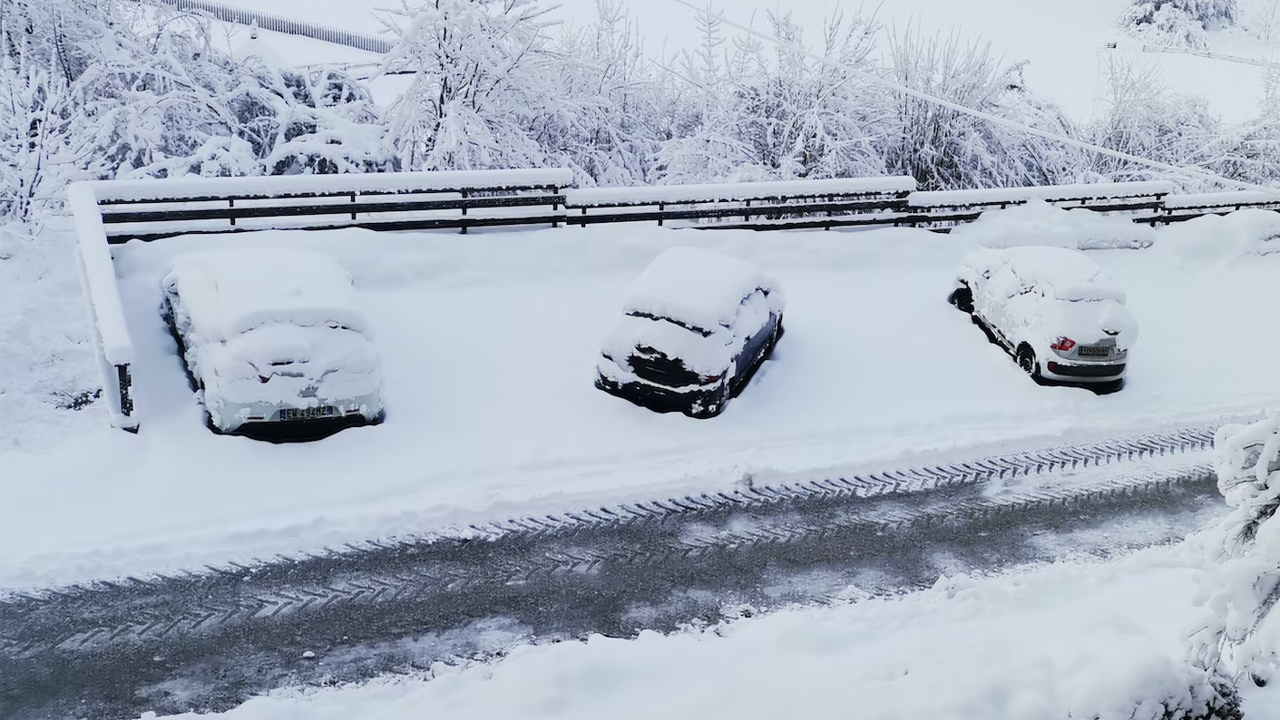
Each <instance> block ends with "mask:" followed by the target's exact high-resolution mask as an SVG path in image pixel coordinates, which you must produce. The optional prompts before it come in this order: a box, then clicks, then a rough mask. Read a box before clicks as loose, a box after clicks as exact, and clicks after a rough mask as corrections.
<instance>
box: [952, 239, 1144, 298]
mask: <svg viewBox="0 0 1280 720" xmlns="http://www.w3.org/2000/svg"><path fill="white" fill-rule="evenodd" d="M971 257H973V258H974V262H973V263H970V264H975V265H976V264H982V265H989V266H990V265H1006V266H1008V268H1009V270H1010V271H1012V272H1013V274H1014V275H1016V276H1018V278H1019V279H1020V280H1022V281H1023V282H1024V283H1027V284H1029V285H1034V286H1037V287H1041V288H1044V289H1046V290H1050V291H1052V292H1053V295H1054V297H1057V298H1058V299H1059V300H1072V301H1081V300H1115V301H1117V302H1121V303H1123V302H1124V301H1125V293H1124V291H1123V290H1121V289H1120V288H1118V287H1116V286H1115V285H1114V284H1113V283H1112V282H1111V278H1110V277H1108V276H1107V274H1106V272H1104V271H1103V269H1102V268H1101V267H1100V266H1099V265H1098V264H1097V263H1095V262H1094V261H1093V260H1091V259H1090V258H1089V257H1088V256H1086V255H1085V254H1084V253H1082V252H1080V251H1079V250H1071V249H1068V248H1061V247H1047V246H1038V245H1037V246H1023V247H1013V248H1005V249H999V250H995V249H992V250H980V251H978V252H977V253H975V254H974V255H973V256H971Z"/></svg>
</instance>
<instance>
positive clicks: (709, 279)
mask: <svg viewBox="0 0 1280 720" xmlns="http://www.w3.org/2000/svg"><path fill="white" fill-rule="evenodd" d="M757 289H762V290H765V291H766V292H770V293H773V292H775V287H774V282H773V281H772V279H771V278H769V277H768V276H767V275H765V273H764V272H763V271H761V270H760V268H758V267H756V266H755V265H752V264H751V263H749V262H747V261H745V260H740V259H738V258H735V257H731V256H729V255H722V254H720V253H717V252H712V251H710V250H702V249H700V248H692V247H673V248H669V249H668V250H666V251H664V252H663V253H662V254H661V255H659V256H658V257H657V258H656V259H655V260H654V261H653V262H652V263H650V265H649V267H647V268H645V271H644V272H643V273H641V274H640V277H638V278H636V281H635V282H634V283H633V284H632V285H631V290H630V292H629V293H628V294H627V302H626V305H625V307H624V308H623V310H624V312H626V313H627V314H628V315H652V316H655V317H660V318H665V319H667V320H671V321H673V322H676V323H677V324H680V325H686V326H688V327H691V328H694V329H697V330H702V331H708V332H709V331H711V330H714V329H715V328H716V326H718V325H728V324H730V323H731V322H732V321H733V318H734V316H735V315H736V314H737V312H738V306H739V305H741V304H742V300H743V298H745V297H747V296H748V295H750V294H751V293H752V292H754V291H755V290H757Z"/></svg>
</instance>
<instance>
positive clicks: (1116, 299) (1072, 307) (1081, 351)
mask: <svg viewBox="0 0 1280 720" xmlns="http://www.w3.org/2000/svg"><path fill="white" fill-rule="evenodd" d="M957 280H958V283H957V287H956V289H955V291H954V292H952V294H951V303H952V304H953V305H955V306H956V307H957V308H959V309H961V310H963V311H965V312H968V313H970V314H971V315H972V316H973V320H974V322H975V323H976V324H978V325H979V326H980V327H982V328H983V329H984V330H985V331H986V332H987V334H988V336H989V337H991V338H992V339H993V340H994V341H995V342H997V343H999V344H1000V345H1001V346H1003V347H1004V348H1005V350H1007V351H1008V352H1009V354H1010V355H1012V356H1013V357H1014V359H1015V360H1017V362H1018V365H1019V367H1021V368H1022V369H1023V370H1024V371H1026V372H1027V373H1028V374H1029V375H1031V376H1032V377H1033V378H1035V379H1036V380H1038V381H1042V380H1048V381H1055V382H1060V383H1070V384H1089V385H1094V386H1105V385H1110V386H1113V387H1119V386H1120V385H1121V384H1122V383H1123V380H1124V375H1125V371H1126V369H1127V368H1128V363H1129V349H1130V348H1131V347H1132V346H1133V342H1134V340H1136V339H1137V337H1138V323H1137V321H1136V320H1135V319H1134V317H1133V315H1132V314H1131V313H1130V312H1129V309H1128V308H1126V307H1125V304H1124V303H1125V293H1124V291H1123V290H1121V289H1119V288H1118V287H1116V286H1115V285H1114V284H1113V283H1112V282H1111V280H1110V279H1109V278H1108V277H1107V275H1106V273H1105V272H1103V270H1102V268H1100V267H1098V265H1097V264H1096V263H1095V262H1093V260H1091V259H1089V258H1088V257H1086V256H1085V254H1084V253H1082V252H1080V251H1078V250H1070V249H1066V248H1059V247H1038V246H1037V247H1014V248H1006V249H998V250H997V249H983V250H978V251H976V252H974V253H972V254H970V255H969V256H968V257H966V258H965V260H964V262H963V264H962V267H961V270H960V273H959V276H958V278H957Z"/></svg>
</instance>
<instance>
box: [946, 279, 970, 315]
mask: <svg viewBox="0 0 1280 720" xmlns="http://www.w3.org/2000/svg"><path fill="white" fill-rule="evenodd" d="M947 302H949V303H951V304H952V305H954V306H955V308H956V309H957V310H959V311H960V312H966V313H969V314H971V315H972V314H973V290H970V289H969V286H967V285H962V286H960V287H958V288H956V289H955V290H952V291H951V295H950V296H949V297H948V298H947Z"/></svg>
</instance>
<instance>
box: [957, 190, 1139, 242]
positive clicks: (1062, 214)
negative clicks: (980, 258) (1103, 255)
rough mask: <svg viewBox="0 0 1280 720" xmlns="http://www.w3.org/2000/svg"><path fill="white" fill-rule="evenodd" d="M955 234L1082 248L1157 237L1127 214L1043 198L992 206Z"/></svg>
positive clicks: (974, 239)
mask: <svg viewBox="0 0 1280 720" xmlns="http://www.w3.org/2000/svg"><path fill="white" fill-rule="evenodd" d="M951 234H952V235H953V236H955V237H959V238H965V239H968V240H972V241H974V242H976V243H978V244H979V245H983V246H985V247H993V248H1007V247H1016V246H1019V245H1045V246H1049V247H1060V248H1070V249H1080V250H1104V249H1113V248H1142V247H1148V246H1150V245H1151V244H1152V242H1153V239H1154V237H1155V231H1154V230H1152V229H1151V228H1150V227H1147V226H1146V225H1139V224H1137V223H1135V222H1133V221H1132V220H1130V219H1128V218H1125V217H1120V216H1111V215H1102V214H1100V213H1097V212H1094V211H1092V210H1086V209H1081V208H1076V209H1072V210H1066V209H1063V208H1060V207H1056V206H1054V205H1050V204H1049V203H1047V202H1045V201H1044V200H1040V199H1031V200H1028V201H1027V202H1026V203H1025V204H1022V205H1014V206H1012V207H1009V208H1003V209H1000V210H988V211H987V212H984V213H982V215H980V216H979V217H978V219H977V220H975V221H973V222H972V223H969V224H968V225H961V226H959V227H956V228H954V229H952V231H951Z"/></svg>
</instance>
